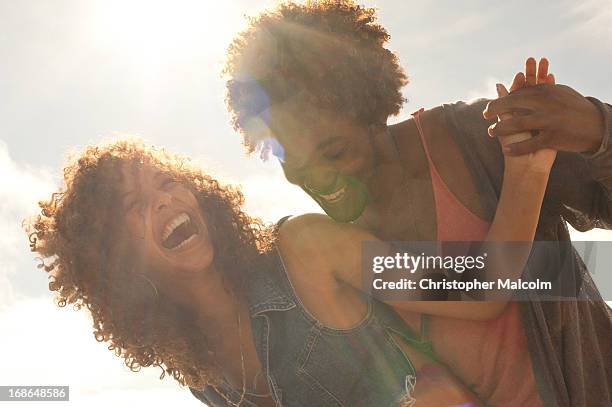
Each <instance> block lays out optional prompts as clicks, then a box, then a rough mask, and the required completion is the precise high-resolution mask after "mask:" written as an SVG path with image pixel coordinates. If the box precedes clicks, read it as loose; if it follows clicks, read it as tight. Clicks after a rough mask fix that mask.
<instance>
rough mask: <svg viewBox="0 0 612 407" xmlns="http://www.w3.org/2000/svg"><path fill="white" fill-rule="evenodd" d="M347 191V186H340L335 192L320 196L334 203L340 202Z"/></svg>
mask: <svg viewBox="0 0 612 407" xmlns="http://www.w3.org/2000/svg"><path fill="white" fill-rule="evenodd" d="M345 192H346V186H344V187H342V188H340V189H339V190H337V191H336V192H334V193H331V194H328V195H320V196H321V198H323V199H325V200H326V201H327V202H330V203H334V202H338V201H339V200H341V199H342V197H343V196H344V193H345Z"/></svg>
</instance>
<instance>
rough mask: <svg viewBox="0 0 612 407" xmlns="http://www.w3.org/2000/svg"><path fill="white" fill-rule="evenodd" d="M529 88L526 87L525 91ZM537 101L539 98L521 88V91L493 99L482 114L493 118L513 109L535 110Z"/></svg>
mask: <svg viewBox="0 0 612 407" xmlns="http://www.w3.org/2000/svg"><path fill="white" fill-rule="evenodd" d="M527 90H529V89H525V91H527ZM537 103H538V101H537V98H533V97H531V96H530V95H529V94H527V93H526V92H524V91H522V90H521V91H520V92H516V93H511V94H510V95H508V96H504V97H501V98H498V99H494V100H491V101H490V102H489V103H488V104H487V107H486V108H485V110H484V111H483V112H482V115H483V116H484V118H485V119H488V120H491V119H494V118H495V117H496V116H500V117H501V115H503V114H505V113H510V112H513V111H525V110H535V109H536V108H537V107H538V104H537Z"/></svg>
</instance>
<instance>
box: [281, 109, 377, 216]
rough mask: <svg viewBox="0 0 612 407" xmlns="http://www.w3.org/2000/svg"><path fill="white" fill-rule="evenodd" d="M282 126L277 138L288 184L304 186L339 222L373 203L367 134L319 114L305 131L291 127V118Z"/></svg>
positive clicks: (299, 127) (347, 123)
mask: <svg viewBox="0 0 612 407" xmlns="http://www.w3.org/2000/svg"><path fill="white" fill-rule="evenodd" d="M277 123H278V126H277V129H278V130H277V131H276V132H275V133H276V134H278V140H279V142H280V143H281V145H282V147H283V153H284V156H283V157H282V160H281V165H282V167H283V171H284V173H285V177H286V178H287V180H288V181H289V182H291V183H292V184H296V185H298V186H300V187H301V188H302V189H303V190H304V191H305V192H306V193H307V194H308V195H310V196H311V197H312V198H313V199H314V200H315V201H317V203H318V204H319V206H321V208H322V209H323V210H324V211H325V213H326V214H327V215H329V216H330V217H331V218H333V219H334V220H336V221H337V222H350V221H353V220H355V219H357V218H358V217H359V216H361V214H362V213H363V211H364V209H365V207H366V205H367V204H368V202H369V196H370V195H369V192H368V187H367V184H368V182H369V181H370V179H371V177H372V174H373V172H374V168H373V166H374V164H373V149H372V144H371V141H370V139H369V135H368V132H367V129H364V128H363V127H362V126H358V125H356V124H355V123H354V122H352V121H350V120H342V119H341V118H338V117H334V116H333V115H331V114H326V113H325V112H319V113H318V117H317V119H316V121H315V122H313V123H311V124H310V125H309V128H308V129H306V130H305V129H304V128H303V126H300V124H298V123H295V122H294V123H291V117H289V115H288V114H284V115H283V120H282V122H281V121H279V122H277ZM287 123H289V125H287ZM283 125H285V126H286V127H284V128H283Z"/></svg>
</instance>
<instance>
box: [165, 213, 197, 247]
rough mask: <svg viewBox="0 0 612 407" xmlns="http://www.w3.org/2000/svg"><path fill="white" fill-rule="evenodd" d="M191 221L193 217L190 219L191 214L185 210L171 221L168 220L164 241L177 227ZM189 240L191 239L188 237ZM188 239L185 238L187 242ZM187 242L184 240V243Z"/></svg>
mask: <svg viewBox="0 0 612 407" xmlns="http://www.w3.org/2000/svg"><path fill="white" fill-rule="evenodd" d="M190 221H191V219H189V215H187V214H186V213H184V212H183V213H181V214H180V215H177V216H176V217H175V218H174V219H172V220H171V221H170V222H168V224H167V225H166V227H165V228H164V233H163V234H162V241H163V242H165V241H166V239H167V238H168V236H170V234H171V233H172V232H174V229H176V228H177V227H179V226H180V225H182V224H183V223H185V222H190ZM192 237H193V236H192ZM187 240H189V239H187ZM187 240H185V242H186V241H187ZM185 242H183V243H185ZM183 243H181V244H183ZM179 246H180V245H179Z"/></svg>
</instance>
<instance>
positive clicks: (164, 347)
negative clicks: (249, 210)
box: [25, 139, 273, 388]
mask: <svg viewBox="0 0 612 407" xmlns="http://www.w3.org/2000/svg"><path fill="white" fill-rule="evenodd" d="M124 163H129V164H149V165H153V166H155V167H156V168H159V169H162V171H165V172H167V173H169V174H170V175H171V176H172V177H174V178H175V179H176V180H178V181H179V182H182V183H184V185H186V186H188V188H190V189H191V191H192V192H193V194H194V196H195V197H196V199H197V200H198V202H199V204H200V206H201V208H202V209H203V210H204V211H205V212H206V213H208V214H210V217H209V222H210V225H209V229H210V232H211V241H212V242H213V245H214V252H215V258H214V262H215V267H216V270H218V271H219V272H222V273H224V278H225V277H227V279H228V280H229V281H230V282H231V283H232V285H233V286H234V287H241V286H242V284H243V282H244V281H245V276H246V273H248V271H249V270H252V269H253V268H254V267H257V265H261V264H263V262H265V260H263V259H266V258H268V257H269V256H268V255H267V253H268V252H269V249H270V248H271V247H272V246H271V243H270V242H271V239H272V235H273V233H272V232H271V229H270V228H269V227H267V226H264V225H263V224H262V223H261V222H260V221H259V220H258V219H255V218H251V217H249V216H248V215H247V214H245V213H244V212H243V211H242V210H241V206H242V204H243V196H242V194H241V193H240V191H238V190H237V189H234V188H231V187H224V186H222V185H220V184H219V183H218V182H217V181H216V180H214V179H212V178H211V177H209V176H207V175H204V174H203V173H202V171H201V170H199V169H197V168H196V167H193V166H191V165H190V164H189V162H188V161H187V160H186V159H184V158H181V157H179V156H176V155H173V154H170V153H168V152H166V151H164V150H163V149H156V148H154V147H150V146H146V145H144V144H143V143H142V142H140V141H137V140H128V139H124V140H120V141H116V142H112V143H108V144H104V145H100V146H90V147H88V148H87V149H85V151H84V152H82V153H81V154H80V155H78V156H76V157H74V158H73V159H72V162H71V163H70V164H69V165H68V166H66V167H65V168H64V181H65V186H64V187H63V188H62V190H60V191H59V192H56V193H54V194H53V195H52V196H51V198H50V199H49V200H48V201H43V202H40V203H39V205H40V207H41V209H42V210H41V213H40V214H39V215H37V216H35V217H32V218H31V219H29V221H28V222H26V226H25V227H26V231H27V233H28V237H29V240H30V246H31V248H32V251H35V252H37V253H38V254H39V255H40V258H41V259H42V260H41V264H40V265H39V267H41V268H43V269H44V270H45V271H46V272H48V273H49V280H50V282H49V289H50V290H51V291H56V292H57V296H56V301H57V304H58V305H59V306H60V307H64V306H66V305H67V304H73V307H74V308H75V309H80V308H81V307H82V306H85V307H86V308H87V309H88V310H89V311H90V312H91V315H92V317H93V322H94V327H93V328H94V335H95V338H96V340H98V341H100V342H102V341H104V342H108V343H109V349H110V350H112V351H114V352H115V353H116V355H117V356H120V357H123V358H124V359H125V363H126V365H127V366H128V367H129V368H130V369H131V370H132V371H138V370H140V368H141V367H146V366H159V367H160V368H161V369H162V373H161V377H160V378H163V377H164V375H165V373H168V374H169V375H171V376H172V377H174V378H175V379H176V380H177V381H178V382H179V383H180V384H181V385H188V386H190V387H194V388H201V387H203V386H204V385H205V384H212V385H216V384H218V381H219V372H218V371H216V369H215V368H214V364H213V363H212V356H211V352H210V349H209V347H208V346H207V341H206V336H205V335H204V334H203V333H202V332H201V329H200V328H198V327H197V326H196V325H195V321H196V316H195V315H194V314H193V313H192V311H191V310H188V309H185V308H184V307H181V306H180V305H178V304H176V303H174V302H173V301H171V300H170V299H169V298H167V297H165V296H164V295H162V294H161V293H160V294H159V295H158V296H155V295H152V290H151V286H147V283H146V281H144V282H143V279H142V278H140V279H136V278H133V277H132V276H133V273H129V272H128V270H129V268H130V267H131V266H132V262H133V260H132V259H131V256H130V254H131V253H130V249H129V247H125V245H121V244H118V243H117V239H116V237H117V233H118V230H119V227H120V224H121V222H122V221H123V220H122V219H121V216H119V212H118V210H117V208H118V205H117V202H118V200H117V199H118V196H119V193H120V192H119V185H120V182H121V170H120V166H121V165H122V164H124Z"/></svg>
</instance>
